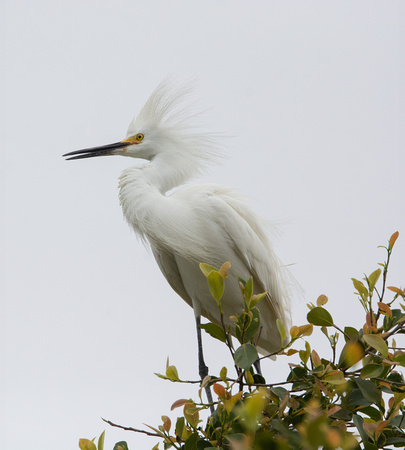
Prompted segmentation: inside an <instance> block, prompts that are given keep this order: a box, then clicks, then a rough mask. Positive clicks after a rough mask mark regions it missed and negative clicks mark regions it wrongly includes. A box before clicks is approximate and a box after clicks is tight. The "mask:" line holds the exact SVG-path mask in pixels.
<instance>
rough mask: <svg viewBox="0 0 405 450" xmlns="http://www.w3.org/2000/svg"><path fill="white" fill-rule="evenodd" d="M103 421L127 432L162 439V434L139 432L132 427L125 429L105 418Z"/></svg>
mask: <svg viewBox="0 0 405 450" xmlns="http://www.w3.org/2000/svg"><path fill="white" fill-rule="evenodd" d="M101 419H102V420H103V421H104V422H106V423H108V425H111V426H112V427H117V428H121V429H122V430H125V431H135V432H136V433H144V434H147V435H148V436H153V437H158V438H161V437H162V436H161V435H160V434H157V433H151V432H150V431H146V430H138V429H137V428H132V427H124V426H122V425H117V424H116V423H113V422H111V421H110V420H106V419H103V418H101Z"/></svg>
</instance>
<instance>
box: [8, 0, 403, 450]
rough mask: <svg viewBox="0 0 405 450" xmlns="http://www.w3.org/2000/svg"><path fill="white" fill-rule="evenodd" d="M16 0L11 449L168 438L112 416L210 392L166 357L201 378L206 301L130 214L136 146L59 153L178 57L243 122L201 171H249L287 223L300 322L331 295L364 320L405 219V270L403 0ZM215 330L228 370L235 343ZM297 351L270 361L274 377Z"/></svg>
mask: <svg viewBox="0 0 405 450" xmlns="http://www.w3.org/2000/svg"><path fill="white" fill-rule="evenodd" d="M1 9H2V12H1V18H0V21H1V26H2V33H3V34H2V38H1V42H2V52H3V56H2V57H1V61H2V62H3V63H4V62H5V66H6V71H5V73H4V72H3V71H2V75H1V76H2V81H3V82H2V83H1V84H2V86H3V87H4V89H3V90H2V92H1V99H0V100H1V101H0V103H1V114H2V115H1V119H2V120H1V127H2V133H1V142H2V147H3V163H2V164H1V166H0V170H1V172H2V176H1V180H0V182H1V193H2V203H3V202H4V204H5V207H2V208H1V213H2V214H3V216H1V221H2V222H1V265H2V266H1V268H0V269H1V270H0V273H1V277H2V283H1V286H2V291H1V292H2V297H1V312H2V313H1V318H0V320H1V323H0V325H1V330H2V331H1V333H2V334H1V337H2V341H1V348H0V351H1V356H2V358H1V364H2V365H1V367H0V371H1V372H0V374H1V378H2V380H0V381H1V382H0V386H1V387H0V389H2V390H5V391H4V392H1V398H2V400H1V401H0V405H1V406H0V408H1V413H2V414H5V415H6V416H5V419H2V420H1V421H0V427H5V428H6V429H7V434H6V433H5V431H3V432H1V433H0V447H1V448H10V447H11V443H13V444H14V445H17V444H18V447H19V448H30V449H39V448H41V449H43V450H47V449H54V448H55V447H60V448H72V449H74V448H77V442H78V439H79V438H81V437H87V438H93V437H94V436H96V435H97V436H98V435H99V434H100V433H101V432H102V431H103V430H104V429H105V428H106V429H107V432H106V448H112V446H113V444H114V443H115V442H116V441H118V440H127V441H128V443H129V446H130V448H131V449H135V448H151V447H153V445H154V444H155V443H156V440H154V439H153V438H149V439H148V438H146V437H143V436H141V435H135V434H131V433H128V432H124V431H122V432H121V431H117V430H115V429H111V428H109V427H108V426H107V425H105V424H103V422H102V421H101V419H100V417H105V418H107V419H110V420H112V421H115V422H118V423H121V424H123V425H127V426H133V427H142V426H143V425H142V424H143V423H148V424H150V425H157V424H158V423H159V421H160V416H161V415H162V414H168V413H169V410H170V405H171V404H172V403H173V402H174V401H175V400H177V399H178V398H183V397H196V390H195V389H194V388H188V387H185V386H183V385H179V386H178V385H174V384H172V383H168V382H164V381H162V380H160V379H158V378H157V377H155V376H154V375H153V373H154V372H164V370H165V363H166V358H167V356H169V357H170V361H171V363H173V364H175V365H176V366H177V367H178V370H179V373H180V376H181V377H182V378H185V379H197V377H198V375H197V358H196V354H195V348H196V339H195V331H194V319H193V312H192V310H191V309H190V308H189V307H188V306H187V305H186V304H185V303H184V302H183V301H182V300H181V299H180V298H178V297H177V296H176V294H175V293H174V292H172V290H171V289H170V287H169V286H168V284H167V283H166V281H165V279H164V278H163V276H162V275H161V274H160V272H159V269H158V267H157V265H156V263H155V261H154V259H153V256H152V255H151V254H150V252H148V250H146V249H145V248H144V247H143V245H142V244H141V243H140V242H138V241H137V239H136V237H135V235H134V234H133V233H132V232H130V230H129V228H128V226H127V225H126V224H125V223H124V221H123V219H122V212H121V209H120V206H119V203H118V199H117V178H118V176H119V174H120V172H121V170H122V169H123V168H125V167H127V166H128V165H129V164H132V163H133V162H132V161H130V160H128V159H127V158H119V157H116V158H112V157H111V158H99V159H89V160H84V161H73V162H66V161H64V160H63V158H62V157H61V155H62V154H63V153H66V152H68V151H72V150H77V149H80V148H84V147H89V146H95V145H102V144H107V143H111V142H115V141H117V140H120V139H122V138H124V137H125V133H126V129H127V126H128V123H129V122H130V120H131V119H132V117H133V116H134V115H135V114H137V112H138V111H139V109H140V108H141V107H142V105H143V103H144V102H145V100H146V99H147V97H148V96H149V94H150V93H151V92H152V90H153V89H154V88H155V86H156V85H157V84H158V83H159V82H160V81H161V80H162V79H163V78H164V77H165V76H166V75H167V74H168V73H173V74H176V75H178V76H179V77H180V78H187V77H189V76H194V75H197V76H198V78H199V88H198V90H199V97H200V98H201V105H202V107H203V108H209V112H208V116H209V120H208V122H209V123H208V124H207V127H210V128H211V129H212V131H219V132H225V133H226V134H228V135H229V136H231V137H230V138H229V142H228V150H227V155H228V158H227V159H226V160H225V161H224V163H223V164H222V166H218V167H213V168H212V170H211V172H210V173H209V174H207V175H205V176H203V177H201V179H200V180H196V181H193V182H199V181H201V182H216V183H222V184H225V185H229V186H233V187H234V188H236V189H237V190H238V191H240V192H242V193H245V194H248V195H249V196H251V197H252V198H253V200H252V202H251V206H252V207H254V208H255V209H256V210H257V211H258V212H259V213H260V214H261V215H262V216H263V217H265V218H266V219H269V220H275V221H276V222H277V223H278V224H279V226H280V228H281V231H282V233H281V237H280V239H279V241H278V242H277V243H276V248H277V252H278V254H279V256H280V258H281V259H282V260H283V261H284V262H285V263H286V264H292V266H291V270H292V272H293V274H294V276H295V277H296V279H297V280H298V282H299V283H300V284H301V286H302V288H303V291H304V298H297V299H295V302H294V318H293V321H294V323H295V324H297V325H300V324H303V323H305V316H306V313H307V308H306V306H305V303H306V302H309V301H315V300H316V298H317V296H318V295H320V294H326V295H328V297H329V299H330V303H329V305H328V308H329V310H330V311H331V312H332V314H333V315H334V317H335V318H336V321H337V322H338V323H339V324H341V325H346V324H347V322H349V324H350V325H352V326H357V327H360V326H361V325H362V309H361V307H360V305H359V303H358V302H357V300H356V298H355V296H354V295H353V294H352V293H353V287H352V285H351V281H350V277H357V278H361V277H362V276H363V273H370V272H371V271H373V270H374V269H376V268H377V263H378V262H381V261H382V260H383V258H384V256H385V255H384V252H383V251H382V250H381V249H377V246H378V245H384V244H386V242H387V240H388V238H389V237H390V235H391V234H392V233H393V232H394V231H396V230H399V231H400V233H401V235H400V239H399V241H398V242H397V248H396V250H395V253H394V256H393V259H392V271H391V275H390V279H389V284H392V285H401V284H402V285H403V284H404V267H405V264H404V248H405V244H404V242H405V227H404V215H405V214H404V182H403V179H404V132H403V124H404V118H405V117H404V109H403V105H404V100H405V99H404V89H403V87H404V84H403V80H404V78H405V73H404V56H403V55H404V54H405V48H404V47H405V46H404V39H403V26H404V18H405V15H404V9H405V7H404V4H403V2H400V1H386V2H376V1H369V0H367V1H356V2H353V1H340V2H324V1H305V2H302V1H289V2H283V1H267V0H266V1H255V2H251V1H249V2H248V1H237V2H235V1H217V0H216V1H204V2H197V1H180V0H179V1H171V2H165V1H150V0H144V1H135V0H133V1H129V0H121V1H114V2H107V1H104V0H97V1H83V0H81V1H78V0H70V1H59V2H55V1H50V0H48V1H45V0H38V1H36V2H30V1H27V0H26V1H21V0H13V1H9V2H3V4H2V7H1ZM401 32H402V35H401ZM4 154H5V155H6V164H5V165H4ZM4 212H5V215H4ZM4 227H5V228H4ZM4 230H5V231H4ZM4 286H5V289H3V287H4ZM4 299H5V300H4ZM317 339H318V341H322V337H320V335H316V336H315V337H314V338H313V340H312V342H316V340H317ZM204 341H205V347H206V360H207V363H208V365H209V366H210V368H211V371H212V372H213V373H215V372H218V371H219V369H220V368H221V367H222V365H223V362H224V360H225V361H226V362H227V363H229V359H228V356H227V354H226V352H225V351H224V350H223V349H222V347H221V346H220V345H219V344H218V343H217V342H214V341H213V340H212V339H210V338H209V337H208V336H204ZM324 348H325V356H328V352H327V347H326V345H325V346H324ZM286 364H287V362H286V360H285V359H283V358H279V360H278V361H277V362H276V363H269V364H266V365H265V368H264V370H265V373H266V375H267V377H268V379H269V380H272V381H281V380H282V379H283V378H284V377H285V375H286V373H287V368H286ZM4 398H6V401H4ZM175 413H176V412H175ZM176 416H177V415H176V414H172V415H171V417H172V418H175V417H176Z"/></svg>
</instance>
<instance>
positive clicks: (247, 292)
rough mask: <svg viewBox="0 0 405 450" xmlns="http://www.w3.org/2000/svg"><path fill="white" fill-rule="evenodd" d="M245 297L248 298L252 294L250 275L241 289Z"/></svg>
mask: <svg viewBox="0 0 405 450" xmlns="http://www.w3.org/2000/svg"><path fill="white" fill-rule="evenodd" d="M243 293H244V296H245V299H246V300H248V301H249V300H250V299H251V297H252V295H253V277H250V278H249V279H248V280H247V281H246V284H245V289H244V291H243Z"/></svg>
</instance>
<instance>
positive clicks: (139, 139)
mask: <svg viewBox="0 0 405 450" xmlns="http://www.w3.org/2000/svg"><path fill="white" fill-rule="evenodd" d="M143 138H144V135H143V134H142V133H139V134H137V135H136V140H137V141H139V142H140V141H142V140H143Z"/></svg>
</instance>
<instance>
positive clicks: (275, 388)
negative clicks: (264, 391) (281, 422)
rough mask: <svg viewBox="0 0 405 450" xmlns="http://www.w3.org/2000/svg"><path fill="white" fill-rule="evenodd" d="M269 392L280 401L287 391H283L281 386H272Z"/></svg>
mask: <svg viewBox="0 0 405 450" xmlns="http://www.w3.org/2000/svg"><path fill="white" fill-rule="evenodd" d="M270 390H271V392H273V393H274V394H276V395H277V397H278V398H279V399H280V400H282V399H283V398H284V397H285V395H286V394H287V392H288V391H287V389H284V388H283V387H281V386H273V387H272V388H271V389H270Z"/></svg>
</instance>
